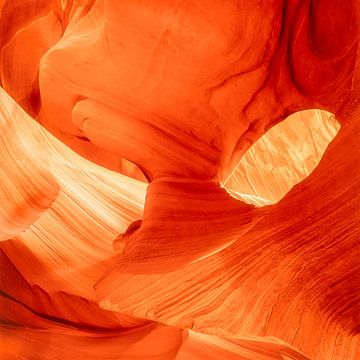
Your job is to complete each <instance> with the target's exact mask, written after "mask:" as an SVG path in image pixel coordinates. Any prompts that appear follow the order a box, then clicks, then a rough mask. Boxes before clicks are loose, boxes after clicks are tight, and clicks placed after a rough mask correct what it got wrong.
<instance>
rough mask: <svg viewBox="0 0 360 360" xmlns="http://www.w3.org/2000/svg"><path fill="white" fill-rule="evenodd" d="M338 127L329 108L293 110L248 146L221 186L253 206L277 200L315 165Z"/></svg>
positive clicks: (308, 173)
mask: <svg viewBox="0 0 360 360" xmlns="http://www.w3.org/2000/svg"><path fill="white" fill-rule="evenodd" d="M339 129H340V125H339V123H338V122H337V121H336V120H335V118H334V116H333V114H331V113H329V112H326V111H322V110H305V111H300V112H298V113H295V114H293V115H291V116H289V117H288V118H287V119H285V120H284V121H283V122H281V123H279V124H278V125H276V126H274V127H273V128H271V129H270V130H269V131H268V132H267V133H266V134H265V135H264V136H262V137H261V138H260V139H259V140H258V141H257V142H256V143H255V144H254V145H253V146H252V147H251V148H250V149H249V151H248V152H247V153H246V154H245V155H244V157H243V158H242V160H241V161H240V163H239V165H238V166H237V168H236V170H235V171H234V173H233V174H232V175H231V176H230V177H229V179H227V181H226V182H225V184H223V186H224V187H225V188H226V189H227V190H228V192H229V193H230V195H232V196H233V197H236V198H238V197H239V195H240V197H242V194H246V196H245V197H246V198H247V200H248V201H247V202H250V203H252V204H254V205H256V206H265V205H266V204H269V203H270V204H274V203H277V202H278V201H279V200H280V199H282V198H283V197H284V196H285V194H286V193H287V192H289V191H290V189H291V188H292V187H293V186H294V185H296V184H298V183H299V182H301V181H302V180H304V179H305V178H306V177H307V176H309V175H310V173H311V172H312V171H313V170H314V169H315V168H316V166H317V165H318V164H319V162H320V160H321V158H322V156H323V154H324V152H325V150H326V148H327V147H328V145H329V144H330V142H331V141H332V140H333V139H334V137H335V136H336V134H337V133H338V131H339ZM234 193H235V194H236V196H234ZM258 199H261V200H263V201H258Z"/></svg>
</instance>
